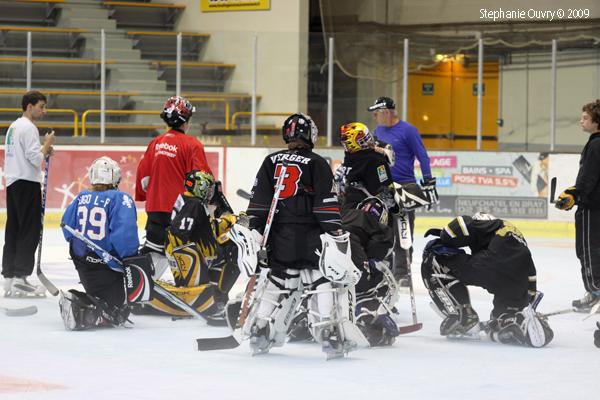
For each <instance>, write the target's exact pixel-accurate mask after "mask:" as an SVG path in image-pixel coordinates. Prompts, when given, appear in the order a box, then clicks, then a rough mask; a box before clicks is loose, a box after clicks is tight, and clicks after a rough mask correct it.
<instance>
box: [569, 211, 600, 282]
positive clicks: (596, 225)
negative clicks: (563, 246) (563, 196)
mask: <svg viewBox="0 0 600 400" xmlns="http://www.w3.org/2000/svg"><path fill="white" fill-rule="evenodd" d="M575 252H576V254H577V258H579V262H580V263H581V277H582V278H583V286H584V287H585V290H586V291H588V292H593V291H598V290H600V210H590V209H586V208H581V207H579V208H577V211H576V212H575Z"/></svg>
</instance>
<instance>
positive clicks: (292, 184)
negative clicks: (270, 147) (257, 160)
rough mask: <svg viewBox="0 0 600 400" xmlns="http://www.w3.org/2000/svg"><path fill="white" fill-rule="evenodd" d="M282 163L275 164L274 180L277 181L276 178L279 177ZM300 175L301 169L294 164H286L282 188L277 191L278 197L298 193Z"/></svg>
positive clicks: (284, 197)
mask: <svg viewBox="0 0 600 400" xmlns="http://www.w3.org/2000/svg"><path fill="white" fill-rule="evenodd" d="M282 167H283V164H277V165H276V166H275V176H274V177H273V178H275V182H277V178H279V174H280V173H281V168H282ZM300 176H302V170H301V169H300V167H299V166H298V165H296V164H288V165H287V167H286V168H285V176H284V177H283V181H282V182H281V185H282V186H283V188H282V189H281V192H280V193H279V198H280V199H287V198H288V197H293V196H295V195H296V193H298V188H299V187H300Z"/></svg>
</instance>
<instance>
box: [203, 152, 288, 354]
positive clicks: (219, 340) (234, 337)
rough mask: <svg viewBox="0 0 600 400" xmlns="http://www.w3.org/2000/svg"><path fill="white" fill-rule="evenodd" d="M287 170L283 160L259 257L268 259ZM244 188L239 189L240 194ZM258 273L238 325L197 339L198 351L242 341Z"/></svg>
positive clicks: (224, 346) (219, 348) (224, 347)
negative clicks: (224, 333) (228, 331)
mask: <svg viewBox="0 0 600 400" xmlns="http://www.w3.org/2000/svg"><path fill="white" fill-rule="evenodd" d="M286 172H287V162H286V161H283V164H282V166H281V171H280V172H279V176H277V181H276V182H275V193H274V194H273V200H271V206H270V207H269V213H268V214H267V220H266V222H265V229H264V231H263V237H262V243H261V244H260V247H261V249H260V251H259V258H262V259H263V260H266V253H267V250H266V246H267V239H268V238H269V232H270V231H271V224H272V223H273V217H274V216H275V211H276V209H277V203H278V202H279V195H280V193H281V191H282V190H283V180H284V179H285V174H286ZM241 190H242V189H239V190H238V192H237V193H238V194H239V192H240V191H241ZM256 280H257V274H256V271H255V272H254V274H253V275H252V277H250V280H249V281H248V285H247V286H246V292H245V293H244V300H243V302H242V307H241V309H240V314H239V317H238V324H237V325H238V326H236V327H235V328H234V330H233V332H232V334H231V335H229V336H225V337H216V338H199V339H196V343H197V344H198V351H209V350H225V349H234V348H236V347H238V346H239V345H240V344H241V342H242V333H241V330H242V326H244V323H245V322H246V317H247V316H248V312H249V311H250V299H251V297H252V292H253V291H254V287H255V286H256Z"/></svg>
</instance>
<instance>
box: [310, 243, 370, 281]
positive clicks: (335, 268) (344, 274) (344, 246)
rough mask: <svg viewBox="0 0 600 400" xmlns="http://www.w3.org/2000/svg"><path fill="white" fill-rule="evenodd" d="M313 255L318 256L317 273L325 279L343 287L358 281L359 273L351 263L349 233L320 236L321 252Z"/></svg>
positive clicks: (317, 251)
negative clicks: (319, 272)
mask: <svg viewBox="0 0 600 400" xmlns="http://www.w3.org/2000/svg"><path fill="white" fill-rule="evenodd" d="M315 253H316V254H317V255H318V256H319V271H321V273H322V274H323V276H324V277H325V278H326V279H328V280H330V281H331V282H335V283H341V284H343V285H356V284H357V283H358V281H359V280H360V277H361V272H360V270H359V269H358V268H357V267H356V266H355V265H354V263H353V262H352V250H351V249H350V232H345V233H343V234H340V235H335V236H334V235H332V234H329V233H323V234H321V251H319V250H315Z"/></svg>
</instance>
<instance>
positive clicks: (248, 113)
mask: <svg viewBox="0 0 600 400" xmlns="http://www.w3.org/2000/svg"><path fill="white" fill-rule="evenodd" d="M292 114H293V113H289V112H287V113H284V112H257V113H256V116H263V117H287V116H290V115H292ZM240 116H252V111H237V112H234V113H233V115H232V116H231V127H232V128H231V129H234V128H235V126H236V125H235V121H236V119H237V118H238V117H240Z"/></svg>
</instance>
